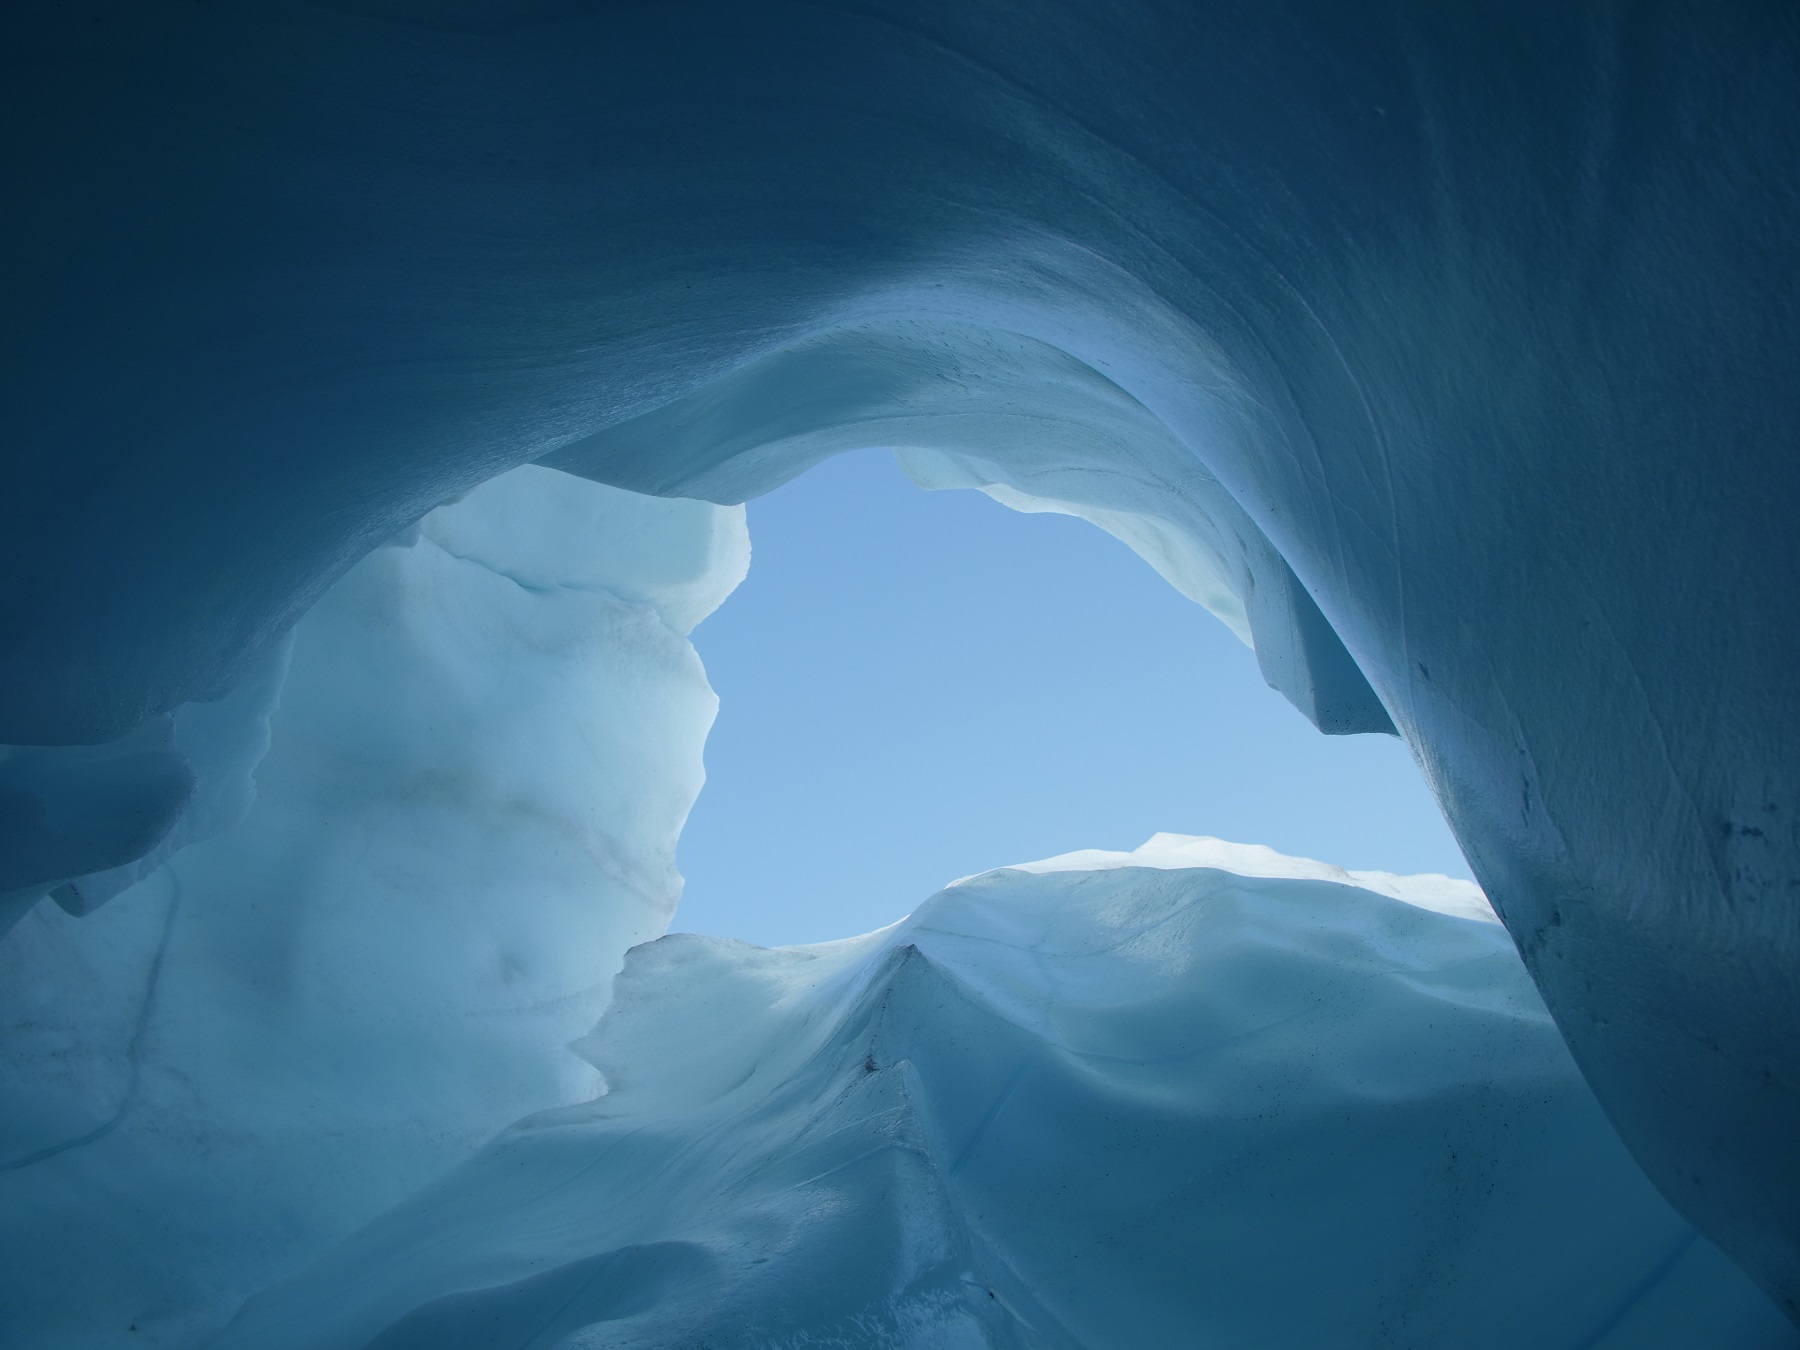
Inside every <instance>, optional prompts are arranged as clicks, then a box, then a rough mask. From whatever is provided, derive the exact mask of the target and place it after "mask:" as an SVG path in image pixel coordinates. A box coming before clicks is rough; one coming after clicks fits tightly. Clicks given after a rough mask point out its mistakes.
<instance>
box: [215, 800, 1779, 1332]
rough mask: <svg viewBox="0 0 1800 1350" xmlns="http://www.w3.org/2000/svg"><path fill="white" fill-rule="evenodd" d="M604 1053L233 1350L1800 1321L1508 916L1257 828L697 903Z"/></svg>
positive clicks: (614, 1020) (255, 1308)
mask: <svg viewBox="0 0 1800 1350" xmlns="http://www.w3.org/2000/svg"><path fill="white" fill-rule="evenodd" d="M1096 863H1098V864H1099V865H1100V866H1099V868H1098V870H1088V869H1089V868H1091V867H1094V866H1095V864H1096ZM1146 863H1148V864H1149V865H1146ZM1226 863H1241V864H1246V865H1247V866H1246V873H1248V872H1250V871H1251V870H1253V871H1254V874H1253V875H1252V874H1243V873H1238V872H1234V871H1231V870H1227V868H1226V867H1224V866H1222V865H1221V864H1226ZM1371 880H1373V881H1375V882H1376V884H1384V885H1386V887H1387V888H1388V889H1389V890H1390V891H1393V892H1397V893H1398V894H1400V895H1406V894H1409V893H1410V894H1412V895H1413V896H1414V898H1415V899H1416V900H1421V901H1424V902H1426V903H1427V904H1429V903H1432V902H1434V901H1435V902H1437V903H1439V904H1440V905H1442V906H1444V907H1449V908H1457V907H1460V908H1463V909H1465V910H1470V911H1473V912H1479V911H1480V905H1481V901H1480V893H1479V891H1477V890H1476V888H1475V887H1474V886H1473V885H1471V884H1470V883H1467V882H1452V881H1450V880H1448V879H1447V878H1435V879H1433V878H1423V879H1412V878H1386V879H1385V881H1383V880H1382V879H1371ZM581 1048H582V1049H583V1052H584V1053H585V1054H586V1055H588V1056H589V1057H590V1058H591V1059H592V1060H593V1062H594V1063H595V1065H597V1066H598V1067H599V1069H600V1071H601V1072H602V1073H603V1074H604V1076H605V1079H606V1082H607V1084H608V1087H609V1089H610V1090H609V1091H608V1092H607V1093H606V1094H605V1095H604V1096H601V1097H599V1098H597V1099H596V1100H594V1101H591V1102H586V1103H582V1104H580V1105H577V1106H572V1107H568V1108H564V1109H561V1110H556V1111H550V1112H546V1113H544V1114H542V1115H539V1116H536V1117H533V1118H531V1119H528V1120H525V1121H522V1122H520V1123H519V1124H518V1125H516V1126H514V1127H513V1128H512V1129H510V1130H508V1131H507V1132H506V1133H505V1134H503V1135H501V1136H500V1138H499V1139H497V1140H496V1141H495V1142H494V1143H492V1144H491V1145H489V1146H488V1147H487V1148H486V1149H484V1150H483V1151H482V1152H481V1153H480V1154H479V1155H477V1156H476V1157H474V1158H473V1159H471V1160H470V1161H469V1162H467V1163H466V1164H464V1165H463V1166H462V1167H460V1168H458V1169H457V1170H455V1171H454V1172H452V1173H450V1174H449V1175H448V1176H446V1177H445V1178H443V1179H442V1180H440V1181H438V1182H437V1183H435V1184H434V1185H432V1186H431V1187H429V1188H427V1189H425V1190H424V1191H422V1192H421V1193H420V1194H418V1195H417V1196H415V1197H413V1198H412V1199H410V1200H408V1201H407V1202H406V1203H405V1204H403V1205H401V1206H400V1207H399V1208H397V1209H395V1210H393V1211H391V1212H389V1213H388V1214H385V1215H383V1216H382V1217H381V1218H380V1219H379V1220H377V1221H376V1222H375V1223H374V1224H372V1225H371V1226H370V1227H368V1228H367V1229H365V1230H363V1231H362V1232H361V1233H359V1234H358V1235H357V1236H356V1237H355V1238H353V1239H352V1240H350V1241H349V1242H348V1243H346V1244H344V1245H343V1246H341V1247H339V1248H337V1249H336V1250H334V1251H333V1252H331V1253H330V1254H329V1255H328V1256H326V1257H325V1258H324V1259H323V1260H322V1261H320V1262H319V1263H318V1264H316V1265H315V1266H314V1267H313V1268H311V1269H310V1270H308V1271H307V1272H305V1273H304V1274H302V1275H300V1276H299V1277H297V1278H295V1279H294V1280H292V1281H290V1282H288V1283H287V1284H285V1285H283V1286H280V1287H278V1288H276V1289H274V1290H271V1291H269V1292H267V1293H263V1294H261V1295H259V1296H258V1297H257V1298H256V1299H254V1300H252V1301H251V1302H250V1304H249V1305H248V1306H247V1307H246V1308H245V1310H244V1312H243V1313H242V1314H241V1315H240V1316H239V1318H238V1319H237V1320H236V1321H235V1322H234V1323H233V1324H232V1326H231V1327H230V1328H229V1329H228V1330H227V1332H226V1334H225V1336H224V1337H223V1338H222V1340H221V1342H220V1347H221V1350H240V1348H241V1350H288V1348H289V1347H291V1350H360V1348H361V1347H364V1346H367V1347H371V1348H374V1347H379V1350H451V1348H452V1347H465V1346H466V1347H471V1348H472V1347H476V1346H484V1347H485V1346H498V1345H506V1346H518V1347H545V1348H546V1350H547V1348H548V1347H551V1346H566V1347H577V1346H579V1347H587V1348H592V1350H597V1347H600V1346H607V1347H627V1346H633V1347H636V1346H642V1347H652V1346H655V1347H664V1346H675V1345H683V1346H686V1345H696V1346H697V1345H707V1346H717V1347H727V1346H745V1347H749V1346H756V1347H775V1346H796V1347H797V1346H802V1345H806V1346H840V1345H841V1346H894V1347H899V1346H909V1347H919V1348H920V1350H925V1348H926V1347H932V1348H934V1350H935V1348H936V1347H969V1348H970V1350H973V1348H974V1347H986V1346H1017V1347H1026V1346H1031V1347H1039V1346H1042V1347H1075V1346H1083V1347H1092V1348H1093V1350H1100V1347H1112V1346H1116V1347H1120V1348H1121V1350H1125V1348H1126V1347H1140V1346H1165V1345H1167V1346H1174V1345H1218V1346H1233V1347H1237V1346H1271V1347H1275V1346H1283V1347H1285V1346H1324V1345H1331V1346H1347V1347H1348V1346H1375V1345H1381V1346H1394V1347H1403V1346H1416V1347H1421V1350H1426V1348H1429V1350H1438V1348H1439V1347H1444V1346H1451V1345H1454V1346H1459V1347H1468V1350H1485V1348H1486V1347H1492V1350H1519V1347H1522V1346H1575V1345H1580V1346H1588V1347H1594V1350H1628V1348H1629V1350H1649V1348H1650V1347H1659V1348H1660V1347H1666V1348H1667V1350H1691V1348H1692V1347H1695V1346H1699V1345H1720V1346H1724V1345H1730V1346H1733V1347H1743V1348H1744V1350H1752V1348H1753V1347H1769V1348H1770V1350H1773V1348H1774V1347H1788V1346H1792V1345H1795V1344H1800V1337H1797V1336H1796V1334H1795V1333H1794V1330H1793V1328H1792V1327H1791V1326H1790V1325H1789V1324H1788V1323H1787V1321H1786V1319H1785V1318H1783V1317H1782V1316H1781V1315H1780V1314H1779V1313H1778V1312H1776V1311H1775V1310H1774V1308H1773V1307H1772V1306H1770V1304H1769V1303H1768V1302H1767V1300H1766V1299H1764V1298H1763V1297H1762V1295H1761V1294H1760V1293H1759V1292H1758V1291H1756V1289H1755V1288H1754V1286H1752V1285H1751V1284H1750V1283H1749V1281H1748V1280H1746V1279H1745V1278H1744V1277H1743V1276H1742V1275H1741V1274H1740V1273H1739V1272H1738V1271H1737V1270H1736V1269H1735V1268H1734V1267H1733V1266H1731V1265H1730V1263H1729V1262H1727V1261H1725V1260H1724V1258H1723V1257H1721V1256H1720V1255H1719V1254H1718V1252H1717V1251H1716V1250H1714V1249H1713V1248H1712V1247H1711V1246H1710V1244H1708V1243H1706V1242H1705V1241H1704V1239H1701V1238H1699V1237H1698V1236H1697V1235H1696V1234H1695V1233H1694V1231H1693V1229H1692V1228H1690V1227H1689V1226H1688V1225H1687V1224H1686V1223H1684V1222H1683V1221H1682V1220H1681V1219H1680V1218H1679V1217H1678V1216H1677V1215H1676V1214H1675V1213H1674V1212H1673V1211H1672V1210H1671V1209H1670V1208H1669V1207H1668V1205H1667V1204H1666V1202H1664V1201H1663V1200H1662V1198H1661V1197H1660V1196H1658V1195H1657V1194H1656V1193H1655V1191H1654V1190H1652V1189H1651V1187H1650V1186H1649V1185H1648V1183H1647V1182H1645V1180H1644V1179H1643V1175H1642V1173H1641V1172H1640V1171H1639V1170H1638V1168H1637V1166H1636V1164H1635V1163H1633V1162H1632V1161H1631V1159H1630V1157H1629V1155H1627V1154H1626V1153H1625V1151H1624V1149H1623V1148H1622V1147H1621V1146H1620V1144H1619V1142H1618V1138H1617V1136H1616V1135H1615V1134H1614V1132H1613V1131H1612V1129H1611V1127H1610V1126H1609V1125H1608V1124H1607V1123H1606V1120H1605V1118H1604V1117H1603V1116H1602V1115H1601V1113H1600V1111H1599V1109H1598V1108H1597V1106H1596V1105H1595V1103H1594V1101H1593V1098H1592V1096H1591V1095H1590V1094H1589V1093H1588V1091H1587V1089H1586V1087H1585V1086H1584V1085H1583V1083H1582V1082H1581V1078H1580V1076H1579V1074H1578V1073H1577V1072H1576V1071H1575V1067H1574V1065H1573V1063H1572V1062H1571V1061H1570V1059H1569V1057H1568V1053H1567V1051H1566V1050H1565V1049H1564V1048H1563V1046H1562V1043H1561V1040H1560V1038H1559V1037H1558V1036H1557V1034H1556V1032H1555V1029H1554V1027H1553V1026H1552V1025H1551V1023H1550V1020H1549V1017H1548V1015H1547V1014H1546V1013H1545V1011H1544V1008H1543V1005H1542V1003H1541V1002H1540V1000H1539V999H1538V998H1537V996H1536V994H1535V992H1534V991H1533V990H1532V988H1531V985H1530V981H1529V980H1528V979H1527V977H1526V975H1525V971H1524V968H1523V967H1522V966H1521V965H1520V963H1519V960H1518V956H1517V954H1516V953H1515V952H1514V950H1513V948H1512V946H1511V944H1510V943H1509V942H1508V940H1507V938H1506V935H1505V933H1504V931H1503V930H1502V929H1500V928H1499V926H1498V925H1497V924H1496V923H1495V922H1494V921H1493V920H1492V918H1491V916H1489V917H1487V918H1486V919H1481V918H1468V917H1460V916H1456V915H1447V914H1445V913H1442V912H1433V910H1431V909H1428V908H1425V907H1424V906H1423V905H1418V904H1413V903H1409V902H1407V901H1404V900H1401V899H1396V898H1395V897H1394V896H1393V895H1387V894H1382V893H1380V892H1379V891H1376V890H1372V889H1367V888H1365V887H1364V886H1361V885H1355V884H1351V882H1350V879H1349V878H1348V877H1347V876H1346V875H1345V874H1343V873H1341V872H1337V871H1336V870H1335V869H1331V868H1326V867H1322V866H1320V865H1319V864H1314V863H1309V862H1305V861H1303V860H1297V859H1285V858H1282V857H1280V856H1279V855H1277V854H1274V853H1272V852H1271V851H1269V850H1267V849H1261V850H1251V849H1244V848H1242V847H1240V846H1235V845H1229V844H1223V843H1221V842H1220V841H1217V840H1188V839H1182V838H1178V837H1173V836H1159V837H1158V838H1157V839H1155V840H1152V841H1151V842H1150V844H1148V845H1146V847H1145V849H1143V850H1140V851H1139V853H1137V854H1120V855H1113V856H1112V857H1110V858H1099V859H1086V858H1079V857H1077V858H1063V859H1055V860H1050V861H1049V862H1048V863H1046V864H1038V865H1035V866H1034V867H1032V868H1019V869H1002V870H1000V871H997V872H992V873H988V874H985V875H983V876H980V877H975V878H970V879H967V880H965V881H963V882H960V883H958V884H957V885H955V886H952V887H951V888H949V889H947V890H945V891H943V892H941V893H939V894H938V895H936V896H934V897H932V898H931V899H930V900H929V901H927V902H926V903H925V904H924V905H922V906H921V907H920V908H919V909H918V911H917V912H916V913H914V914H913V915H912V916H911V917H910V918H908V919H906V920H904V921H903V922H901V923H899V924H896V925H894V926H893V927H890V928H887V929H884V930H882V931H879V932H876V933H871V934H869V935H867V936H866V937H861V938H853V939H848V940H845V941H840V942H834V943H827V944H824V945H820V946H813V947H794V948H785V949H777V950H765V949H762V948H757V947H751V946H748V945H746V944H744V943H740V942H736V941H734V940H731V939H720V938H705V937H697V936H693V935H688V934H675V935H671V936H669V937H665V938H662V939H659V940H658V941H655V942H651V943H648V944H646V945H644V946H641V947H638V948H636V949H634V950H633V951H632V952H631V953H630V955H629V956H628V957H627V958H626V962H625V968H624V970H623V972H622V974H621V975H620V977H619V980H618V984H617V987H616V991H615V998H614V1003H613V1006H612V1008H611V1010H610V1011H609V1012H608V1013H607V1015H606V1017H605V1019H604V1020H603V1021H602V1022H601V1024H600V1026H599V1028H598V1029H597V1031H596V1032H595V1034H594V1035H593V1036H592V1037H590V1038H588V1039H587V1040H586V1041H584V1042H583V1043H582V1047H581Z"/></svg>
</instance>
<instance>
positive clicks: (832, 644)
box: [674, 449, 1469, 946]
mask: <svg viewBox="0 0 1800 1350" xmlns="http://www.w3.org/2000/svg"><path fill="white" fill-rule="evenodd" d="M746 511H747V513H748V524H749V528H750V533H751V538H752V563H751V567H750V570H749V573H748V575H747V576H746V577H745V579H744V581H743V583H742V584H740V585H739V586H738V588H737V589H736V590H735V591H733V592H732V594H731V597H730V598H729V599H728V600H727V601H726V602H725V603H724V604H722V605H721V606H720V607H719V608H718V609H717V610H715V611H714V612H713V613H712V614H711V615H709V616H708V617H707V618H706V619H704V620H702V621H701V623H700V624H699V626H698V627H697V628H696V629H695V631H694V635H693V642H694V645H695V648H696V650H697V651H698V652H699V654H700V657H701V659H702V661H703V662H704V664H705V667H706V673H707V678H708V681H709V682H710V683H711V684H712V686H713V689H714V690H715V692H716V693H717V694H718V696H719V714H718V717H717V718H716V719H715V721H714V723H713V726H712V728H711V730H710V731H709V732H708V734H707V740H706V750H705V763H706V785H705V787H704V789H703V790H702V791H701V792H700V795H699V797H698V798H697V799H696V801H695V803H694V809H693V811H692V812H691V813H690V815H689V817H688V820H687V823H686V825H685V826H684V827H683V830H682V834H681V841H680V849H679V853H678V861H679V865H680V870H681V873H682V876H683V888H682V899H681V905H680V908H679V909H678V910H677V912H676V915H675V918H674V925H675V927H676V928H677V929H678V930H680V931H684V932H698V933H708V934H715V935H729V936H733V937H741V938H744V939H746V940H749V941H752V942H755V943H757V944H758V945H762V946H787V945H792V944H794V943H799V942H816V941H823V940H826V939H830V938H838V937H845V936H848V935H850V934H852V933H861V932H865V931H868V930H870V929H874V928H878V927H882V926H884V925H886V924H888V923H890V922H892V921H893V920H895V919H897V918H899V917H900V916H902V915H904V914H906V913H907V912H909V911H910V910H911V909H912V908H913V907H914V906H915V905H916V904H917V903H918V902H919V901H920V900H922V899H923V898H924V897H926V896H928V895H930V894H931V893H932V892H934V891H935V890H937V889H938V887H940V886H941V885H942V884H943V883H944V882H945V881H947V880H949V879H950V878H952V877H959V876H965V875H969V874H972V873H976V872H982V871H986V870H988V869H989V868H992V867H997V866H1001V865H1004V864H1007V863H1011V862H1017V861H1020V860H1022V859H1026V858H1041V857H1047V856H1050V855H1052V854H1059V853H1065V852H1068V851H1069V850H1071V849H1074V848H1106V849H1113V850H1119V849H1131V848H1134V847H1136V846H1137V845H1138V844H1140V843H1142V842H1143V841H1144V840H1145V839H1147V838H1149V837H1150V835H1151V834H1153V833H1157V832H1164V831H1169V832H1174V833H1186V834H1208V835H1217V836H1220V837H1223V838H1227V839H1236V840H1254V841H1256V842H1258V843H1262V844H1266V845H1269V846H1271V847H1273V848H1275V849H1276V850H1278V851H1279V852H1282V853H1286V854H1290V855H1298V856H1302V857H1308V858H1326V859H1330V860H1331V861H1332V862H1334V863H1336V864H1338V865H1340V866H1344V867H1352V868H1376V869H1381V870H1385V871H1390V872H1404V873H1416V872H1439V873H1447V874H1449V875H1451V876H1458V877H1464V878H1467V877H1468V876H1469V872H1468V868H1467V863H1466V862H1465V861H1464V860H1463V857H1462V854H1461V853H1460V851H1459V850H1458V848H1457V845H1456V842H1455V839H1454V837H1453V836H1452V835H1451V834H1450V831H1449V828H1448V827H1447V826H1446V825H1445V823H1444V820H1443V815H1442V812H1441V811H1440V810H1439V808H1438V805H1437V803H1436V802H1435V801H1434V800H1433V799H1432V797H1431V794H1430V791H1429V789H1428V788H1427V787H1426V786H1425V784H1424V783H1423V781H1422V780H1421V778H1420V775H1419V772H1418V769H1417V766H1416V765H1415V763H1414V762H1413V760H1412V757H1411V755H1410V754H1409V753H1408V751H1407V749H1406V747H1405V745H1404V744H1403V743H1402V742H1401V741H1399V740H1398V739H1397V738H1395V737H1392V736H1383V735H1362V736H1320V735H1318V734H1317V733H1316V731H1315V730H1314V728H1313V727H1311V726H1310V725H1309V724H1308V723H1307V722H1306V720H1305V719H1304V718H1303V717H1300V716H1297V715H1296V714H1295V711H1294V709H1293V708H1292V707H1291V706H1290V705H1289V704H1288V703H1287V701H1286V700H1284V699H1283V698H1282V697H1281V695H1280V694H1278V693H1276V692H1275V691H1273V690H1271V689H1270V688H1269V687H1268V685H1267V684H1266V682H1265V681H1264V679H1263V678H1262V676H1261V674H1260V673H1259V672H1258V670H1257V665H1256V658H1255V654H1254V653H1253V652H1252V651H1251V650H1250V649H1249V648H1248V647H1247V646H1246V645H1245V644H1244V642H1243V641H1241V640H1240V639H1239V638H1238V637H1237V636H1236V635H1235V634H1233V633H1232V632H1231V630H1230V629H1228V628H1227V627H1226V626H1225V625H1223V624H1221V623H1219V622H1217V620H1216V619H1215V618H1214V617H1213V616H1212V615H1210V614H1208V613H1206V612H1205V611H1204V610H1202V609H1201V608H1199V607H1198V606H1196V605H1195V604H1193V603H1192V601H1190V600H1188V599H1187V598H1186V597H1184V596H1183V595H1181V594H1180V593H1179V592H1177V591H1176V590H1175V589H1174V588H1173V587H1171V586H1169V585H1168V584H1167V582H1166V581H1165V580H1164V579H1163V578H1162V577H1159V576H1158V575H1157V574H1156V572H1155V571H1154V570H1153V569H1151V568H1150V567H1147V566H1146V565H1145V564H1144V562H1143V560H1142V559H1140V558H1138V557H1137V556H1136V555H1135V554H1133V553H1132V552H1131V550H1130V549H1128V548H1126V547H1124V546H1123V545H1122V544H1121V543H1120V542H1119V541H1118V540H1116V539H1113V538H1111V537H1109V536H1107V535H1106V534H1105V533H1104V532H1102V531H1100V530H1096V529H1093V528H1092V527H1091V526H1089V525H1088V524H1087V523H1086V522H1084V521H1081V520H1079V519H1077V518H1074V517H1071V516H1066V515H1061V514H1056V513H1045V512H1032V513H1027V512H1017V511H1012V510H1009V509H1007V508H1005V507H1003V506H1001V505H1000V504H999V503H997V502H995V501H993V500H992V499H991V498H989V497H988V496H986V495H985V494H982V493H978V492H967V491H955V490H951V491H939V492H922V491H920V490H918V488H917V486H916V485H915V484H914V483H913V482H912V481H911V480H909V479H908V478H907V477H906V475H905V473H904V472H903V471H902V469H901V468H900V466H899V465H898V464H897V462H896V460H895V456H894V455H893V454H892V453H891V452H890V451H888V450H886V449H869V450H861V451H850V452H846V453H844V454H841V455H838V456H835V457H833V458H832V459H830V460H827V461H825V462H824V463H822V464H819V465H816V466H814V467H813V468H811V469H809V470H807V471H806V472H805V473H803V474H801V475H800V476H799V477H797V478H794V479H792V480H790V481H789V482H787V483H785V484H783V485H782V486H781V487H779V488H776V489H774V490H773V491H771V492H768V493H765V494H763V495H762V496H759V497H757V498H755V499H754V500H753V501H751V502H749V503H747V505H746Z"/></svg>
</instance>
